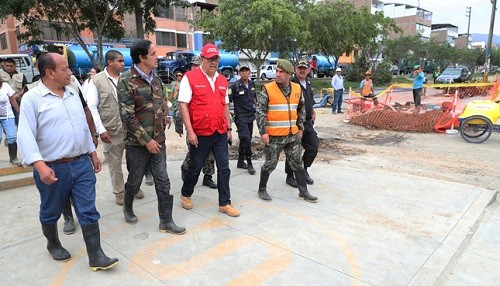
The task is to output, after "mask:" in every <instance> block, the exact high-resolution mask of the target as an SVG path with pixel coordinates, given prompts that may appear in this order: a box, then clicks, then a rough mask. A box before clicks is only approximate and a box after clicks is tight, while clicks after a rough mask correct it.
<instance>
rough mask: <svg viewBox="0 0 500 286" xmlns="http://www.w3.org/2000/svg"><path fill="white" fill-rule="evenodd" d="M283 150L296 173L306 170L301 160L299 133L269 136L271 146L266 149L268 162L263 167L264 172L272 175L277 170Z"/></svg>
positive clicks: (265, 153) (268, 145)
mask: <svg viewBox="0 0 500 286" xmlns="http://www.w3.org/2000/svg"><path fill="white" fill-rule="evenodd" d="M281 150H283V151H285V156H286V159H287V160H288V163H289V164H290V167H291V168H292V170H293V171H294V172H295V171H299V170H303V169H304V163H303V162H302V158H301V156H302V145H301V142H300V139H299V134H298V133H297V134H295V135H292V134H290V135H287V136H269V144H267V146H266V147H265V148H264V155H265V156H266V161H265V162H264V165H262V169H261V170H262V171H265V172H269V173H271V172H272V171H273V170H274V169H275V168H276V165H278V160H279V158H280V154H281Z"/></svg>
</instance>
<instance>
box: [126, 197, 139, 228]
mask: <svg viewBox="0 0 500 286" xmlns="http://www.w3.org/2000/svg"><path fill="white" fill-rule="evenodd" d="M134 196H135V195H134V194H131V193H129V192H127V191H125V197H124V198H123V215H124V216H125V221H126V222H127V223H136V222H137V216H135V214H134V209H133V205H134Z"/></svg>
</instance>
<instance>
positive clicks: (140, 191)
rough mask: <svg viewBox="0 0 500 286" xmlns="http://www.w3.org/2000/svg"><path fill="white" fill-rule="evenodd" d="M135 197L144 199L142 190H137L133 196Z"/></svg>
mask: <svg viewBox="0 0 500 286" xmlns="http://www.w3.org/2000/svg"><path fill="white" fill-rule="evenodd" d="M135 197H136V198H138V199H142V198H144V192H143V191H142V190H139V191H138V192H137V194H135Z"/></svg>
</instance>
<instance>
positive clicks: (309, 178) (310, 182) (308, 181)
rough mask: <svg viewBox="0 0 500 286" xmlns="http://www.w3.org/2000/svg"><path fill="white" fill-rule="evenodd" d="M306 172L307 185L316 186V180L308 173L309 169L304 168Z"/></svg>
mask: <svg viewBox="0 0 500 286" xmlns="http://www.w3.org/2000/svg"><path fill="white" fill-rule="evenodd" d="M304 171H305V172H306V183H307V184H308V185H312V184H314V180H313V179H312V178H311V176H309V172H307V168H304Z"/></svg>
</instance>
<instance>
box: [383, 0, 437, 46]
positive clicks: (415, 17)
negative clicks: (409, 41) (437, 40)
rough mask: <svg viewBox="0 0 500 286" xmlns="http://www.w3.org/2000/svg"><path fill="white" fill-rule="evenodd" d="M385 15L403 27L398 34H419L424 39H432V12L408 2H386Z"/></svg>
mask: <svg viewBox="0 0 500 286" xmlns="http://www.w3.org/2000/svg"><path fill="white" fill-rule="evenodd" d="M384 15H385V16H386V17H389V18H392V19H394V21H395V22H396V24H397V25H398V26H399V27H400V28H401V30H402V31H403V32H402V33H400V34H398V36H411V35H419V36H420V38H421V39H422V40H429V39H430V36H431V25H432V12H430V11H428V10H425V9H423V8H420V7H416V6H412V5H407V4H399V3H384Z"/></svg>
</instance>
